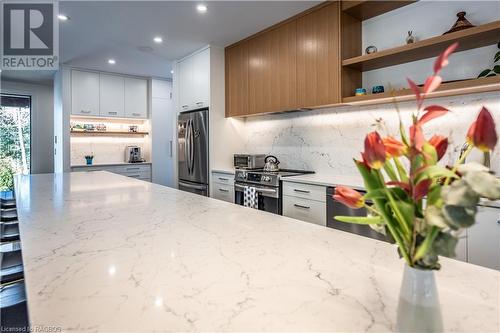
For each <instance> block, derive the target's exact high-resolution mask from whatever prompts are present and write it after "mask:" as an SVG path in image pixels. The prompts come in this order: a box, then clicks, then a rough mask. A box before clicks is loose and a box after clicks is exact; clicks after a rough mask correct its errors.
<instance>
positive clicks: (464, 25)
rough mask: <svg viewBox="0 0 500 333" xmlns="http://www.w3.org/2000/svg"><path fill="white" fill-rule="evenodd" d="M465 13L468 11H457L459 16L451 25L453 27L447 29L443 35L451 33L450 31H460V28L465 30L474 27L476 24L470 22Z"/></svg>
mask: <svg viewBox="0 0 500 333" xmlns="http://www.w3.org/2000/svg"><path fill="white" fill-rule="evenodd" d="M465 14H467V13H466V12H458V13H457V17H458V19H457V21H456V22H455V24H454V25H453V26H452V27H451V29H450V30H448V31H446V32H445V33H444V34H443V35H446V34H449V33H452V32H456V31H460V30H464V29H469V28H474V27H475V25H473V24H472V23H470V22H469V21H468V20H467V19H466V18H465Z"/></svg>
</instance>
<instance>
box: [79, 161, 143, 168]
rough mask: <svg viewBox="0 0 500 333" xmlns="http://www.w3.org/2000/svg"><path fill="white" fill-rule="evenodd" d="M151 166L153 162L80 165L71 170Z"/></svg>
mask: <svg viewBox="0 0 500 333" xmlns="http://www.w3.org/2000/svg"><path fill="white" fill-rule="evenodd" d="M151 164H152V162H141V163H126V162H122V163H103V164H91V165H87V164H79V165H72V166H70V167H71V168H92V167H96V168H99V167H106V166H123V165H127V166H128V165H151Z"/></svg>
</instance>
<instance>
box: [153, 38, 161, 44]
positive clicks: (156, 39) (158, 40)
mask: <svg viewBox="0 0 500 333" xmlns="http://www.w3.org/2000/svg"><path fill="white" fill-rule="evenodd" d="M153 40H154V42H155V43H158V44H160V43H161V42H163V38H161V37H160V36H156V37H155V38H153Z"/></svg>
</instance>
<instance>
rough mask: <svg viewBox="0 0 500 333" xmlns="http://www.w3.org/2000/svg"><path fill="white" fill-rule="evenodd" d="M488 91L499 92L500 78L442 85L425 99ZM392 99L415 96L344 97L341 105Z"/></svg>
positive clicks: (404, 93)
mask: <svg viewBox="0 0 500 333" xmlns="http://www.w3.org/2000/svg"><path fill="white" fill-rule="evenodd" d="M489 91H500V76H492V77H486V78H480V79H470V80H463V81H455V82H449V83H443V84H442V85H441V86H440V87H439V89H438V90H437V91H435V92H433V93H431V94H429V95H428V96H427V98H436V97H446V96H457V95H464V94H472V93H481V92H489ZM394 99H396V101H398V102H403V101H411V100H414V99H415V96H414V94H413V92H412V91H411V89H401V90H396V91H393V92H385V93H382V94H370V95H364V96H351V97H344V98H343V99H342V104H343V105H372V104H384V103H391V102H392V101H393V100H394Z"/></svg>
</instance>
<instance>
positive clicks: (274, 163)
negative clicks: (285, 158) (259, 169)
mask: <svg viewBox="0 0 500 333" xmlns="http://www.w3.org/2000/svg"><path fill="white" fill-rule="evenodd" d="M264 162H265V165H264V172H278V171H279V169H280V168H279V166H278V164H280V161H278V159H277V158H276V156H273V155H268V156H266V158H265V159H264Z"/></svg>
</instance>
